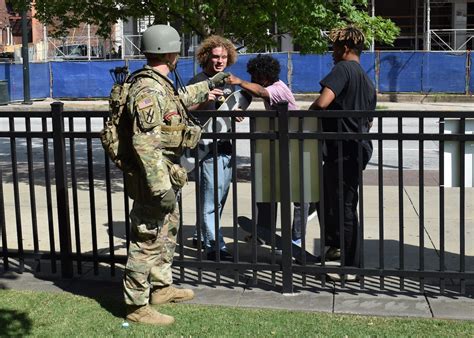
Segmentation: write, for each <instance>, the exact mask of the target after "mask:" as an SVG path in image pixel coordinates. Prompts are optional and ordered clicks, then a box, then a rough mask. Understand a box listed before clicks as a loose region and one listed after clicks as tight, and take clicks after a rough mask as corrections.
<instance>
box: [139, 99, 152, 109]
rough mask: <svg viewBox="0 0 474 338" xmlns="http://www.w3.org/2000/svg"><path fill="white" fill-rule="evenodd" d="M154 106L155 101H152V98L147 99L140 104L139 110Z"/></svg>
mask: <svg viewBox="0 0 474 338" xmlns="http://www.w3.org/2000/svg"><path fill="white" fill-rule="evenodd" d="M152 105H153V100H152V99H151V97H145V98H144V99H143V100H141V101H140V102H138V108H139V109H144V108H147V107H150V106H152Z"/></svg>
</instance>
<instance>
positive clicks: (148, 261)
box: [123, 202, 179, 305]
mask: <svg viewBox="0 0 474 338" xmlns="http://www.w3.org/2000/svg"><path fill="white" fill-rule="evenodd" d="M130 220H131V233H130V247H129V251H128V259H127V265H126V266H125V275H124V279H123V286H124V297H125V303H126V304H129V305H145V304H148V299H149V296H150V289H151V287H152V286H168V285H171V284H172V282H173V277H172V271H171V265H172V263H173V256H174V252H175V249H176V235H177V233H178V228H179V209H178V205H176V208H175V211H174V212H173V213H171V214H166V215H163V213H162V212H161V210H160V207H159V202H151V203H146V204H141V203H137V202H134V203H133V208H132V211H131V212H130Z"/></svg>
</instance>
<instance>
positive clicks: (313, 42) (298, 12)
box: [10, 0, 399, 53]
mask: <svg viewBox="0 0 474 338" xmlns="http://www.w3.org/2000/svg"><path fill="white" fill-rule="evenodd" d="M10 3H12V5H13V6H14V7H15V8H16V9H17V10H19V11H21V9H22V8H24V6H28V5H26V4H27V3H29V2H28V1H25V0H11V1H10ZM34 5H35V9H36V17H37V18H38V19H39V20H40V21H41V22H43V23H45V24H49V25H54V27H55V28H56V32H55V33H56V35H64V34H65V32H67V30H68V29H70V28H74V27H78V26H79V24H80V23H89V24H94V25H97V26H98V27H99V31H98V33H99V34H100V35H102V36H104V37H107V36H108V35H109V34H110V27H111V25H112V24H114V23H116V22H117V21H118V20H119V19H123V20H127V18H129V17H143V16H146V15H153V16H154V17H155V23H166V22H171V23H173V26H175V27H176V28H177V29H178V30H179V31H180V32H184V33H189V32H194V33H195V34H197V35H198V36H200V37H201V38H204V37H206V36H208V35H210V34H220V35H224V36H226V37H228V38H230V39H231V40H233V41H234V42H237V43H238V42H243V43H244V44H245V46H246V47H247V49H248V50H249V51H261V50H264V49H265V48H266V47H269V46H274V45H276V43H277V39H278V37H279V36H281V35H283V34H291V35H292V36H293V41H294V43H296V44H298V45H299V46H300V48H301V51H302V52H303V53H320V52H323V51H325V50H326V49H327V47H328V41H327V37H326V36H325V33H324V32H325V31H329V30H330V29H332V28H334V27H340V26H345V25H347V24H354V25H355V26H357V27H359V28H361V29H362V30H363V31H364V33H365V34H366V37H367V41H371V39H372V37H374V38H375V40H376V41H378V42H382V43H385V44H391V43H392V42H393V40H394V39H395V38H396V37H397V35H398V33H399V29H398V28H397V27H396V25H395V24H394V23H393V22H392V21H390V20H389V19H384V18H381V17H374V18H372V17H371V16H370V15H369V13H368V11H367V6H368V4H367V0H332V1H331V0H329V1H328V0H291V1H283V0H280V1H278V0H141V1H139V0H122V1H120V0H95V1H94V0H74V1H70V0H36V1H35V4H34Z"/></svg>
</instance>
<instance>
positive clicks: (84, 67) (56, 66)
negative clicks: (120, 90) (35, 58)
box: [51, 60, 125, 98]
mask: <svg viewBox="0 0 474 338" xmlns="http://www.w3.org/2000/svg"><path fill="white" fill-rule="evenodd" d="M124 65H125V63H124V61H121V60H118V61H90V62H82V61H81V62H74V61H70V62H67V61H63V62H51V69H52V73H53V97H54V98H93V97H108V96H109V93H110V88H111V87H112V85H113V78H112V76H111V74H110V69H112V68H115V67H122V66H124Z"/></svg>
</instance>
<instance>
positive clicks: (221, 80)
mask: <svg viewBox="0 0 474 338" xmlns="http://www.w3.org/2000/svg"><path fill="white" fill-rule="evenodd" d="M229 76H230V74H229V73H226V72H219V73H217V74H216V75H214V76H213V77H210V78H209V79H208V80H207V83H208V85H209V89H210V90H213V89H214V88H216V87H220V86H223V85H224V84H225V79H227V78H228V77H229Z"/></svg>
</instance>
